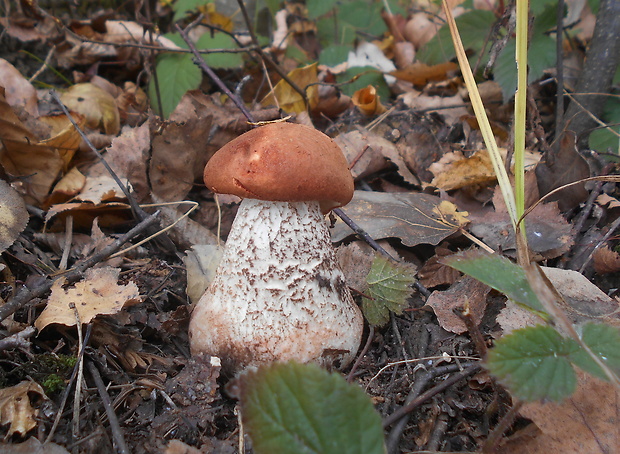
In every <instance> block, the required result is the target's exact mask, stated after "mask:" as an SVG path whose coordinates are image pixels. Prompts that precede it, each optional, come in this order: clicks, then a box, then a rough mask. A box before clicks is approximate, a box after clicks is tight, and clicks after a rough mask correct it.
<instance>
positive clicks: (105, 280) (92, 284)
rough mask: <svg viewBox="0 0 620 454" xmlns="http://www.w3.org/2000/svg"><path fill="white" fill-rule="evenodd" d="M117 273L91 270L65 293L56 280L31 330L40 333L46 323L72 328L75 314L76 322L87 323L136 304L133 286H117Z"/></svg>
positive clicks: (135, 291) (109, 270) (99, 269)
mask: <svg viewBox="0 0 620 454" xmlns="http://www.w3.org/2000/svg"><path fill="white" fill-rule="evenodd" d="M119 273H120V270H119V269H117V268H109V267H105V268H95V269H93V268H91V269H89V270H88V271H86V273H85V276H84V280H82V281H80V282H78V283H76V284H75V286H74V287H72V288H68V289H65V288H63V284H64V279H59V280H57V281H56V282H55V283H54V286H53V287H52V293H51V294H50V296H49V298H48V301H47V306H46V308H45V309H44V310H43V312H42V313H41V315H40V316H39V318H38V319H37V320H36V321H35V323H34V324H35V327H36V328H37V329H38V330H39V331H41V330H42V329H43V328H45V327H46V326H47V325H49V324H50V323H58V324H61V325H66V326H74V325H76V324H77V318H76V311H77V314H79V318H80V322H81V323H88V322H90V321H91V320H92V319H93V318H95V317H96V316H97V315H100V314H115V313H117V312H119V311H120V310H121V309H122V308H123V306H125V305H127V304H134V303H136V302H137V301H138V299H139V298H140V292H139V291H138V287H137V286H136V284H134V283H133V282H129V283H128V284H126V285H118V284H117V281H118V275H119Z"/></svg>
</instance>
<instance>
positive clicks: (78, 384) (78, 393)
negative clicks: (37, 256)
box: [69, 302, 84, 438]
mask: <svg viewBox="0 0 620 454" xmlns="http://www.w3.org/2000/svg"><path fill="white" fill-rule="evenodd" d="M69 307H70V308H71V309H73V314H74V315H75V321H76V325H75V326H76V327H77V333H78V346H79V350H78V351H79V353H80V354H79V355H78V362H77V366H78V373H77V377H76V380H75V393H74V397H73V438H77V437H78V434H79V432H80V407H81V405H82V404H81V402H82V399H81V397H82V380H84V354H83V353H82V352H83V351H84V339H83V337H82V320H80V313H79V312H78V310H77V308H76V307H75V303H73V302H71V303H69Z"/></svg>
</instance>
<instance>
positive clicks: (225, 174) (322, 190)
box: [204, 123, 353, 213]
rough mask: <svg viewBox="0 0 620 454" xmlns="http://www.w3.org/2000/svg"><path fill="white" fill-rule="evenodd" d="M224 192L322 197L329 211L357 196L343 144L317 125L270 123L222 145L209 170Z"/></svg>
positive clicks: (287, 198)
mask: <svg viewBox="0 0 620 454" xmlns="http://www.w3.org/2000/svg"><path fill="white" fill-rule="evenodd" d="M204 181H205V184H206V185H207V187H208V188H210V189H211V190H212V191H213V192H216V193H218V194H233V195H236V196H239V197H242V198H251V199H259V200H270V201H274V202H309V201H312V200H317V201H319V202H320V204H321V209H322V210H323V213H327V212H328V211H330V210H331V209H333V208H337V207H340V206H343V205H346V204H347V203H349V202H350V201H351V198H352V197H353V177H352V176H351V172H350V171H349V166H348V163H347V160H346V158H345V157H344V154H343V153H342V150H341V149H340V147H339V146H338V145H336V143H335V142H334V141H333V140H332V139H330V138H329V137H328V136H326V135H325V134H323V133H322V132H320V131H317V130H316V129H314V128H310V127H308V126H304V125H299V124H294V123H270V124H268V125H266V126H261V127H259V128H256V129H253V130H251V131H249V132H246V133H245V134H242V135H241V136H239V137H237V138H236V139H234V140H232V141H230V142H229V143H227V144H226V145H224V146H223V147H222V148H220V149H219V150H218V151H217V152H216V153H215V154H214V155H213V157H211V159H210V160H209V162H208V163H207V166H206V167H205V171H204Z"/></svg>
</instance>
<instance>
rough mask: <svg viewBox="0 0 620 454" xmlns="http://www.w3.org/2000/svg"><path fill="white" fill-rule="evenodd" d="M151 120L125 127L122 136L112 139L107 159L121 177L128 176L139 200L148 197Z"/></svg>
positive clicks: (142, 200)
mask: <svg viewBox="0 0 620 454" xmlns="http://www.w3.org/2000/svg"><path fill="white" fill-rule="evenodd" d="M150 123H151V120H150V119H149V120H147V121H145V122H144V123H143V124H142V125H140V126H138V127H136V128H127V127H125V128H123V131H122V133H121V135H120V136H118V137H116V138H115V139H114V140H112V145H111V146H110V147H109V148H108V152H107V154H106V161H107V162H108V164H109V165H110V167H112V169H114V171H115V172H116V174H117V175H118V176H119V177H120V178H127V179H128V180H129V181H130V182H131V186H132V188H133V190H134V192H135V196H136V199H137V200H138V202H144V201H145V200H147V199H148V196H149V192H150V188H149V184H148V181H147V165H148V162H149V158H150V149H151V136H150Z"/></svg>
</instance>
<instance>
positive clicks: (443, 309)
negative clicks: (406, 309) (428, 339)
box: [426, 276, 491, 334]
mask: <svg viewBox="0 0 620 454" xmlns="http://www.w3.org/2000/svg"><path fill="white" fill-rule="evenodd" d="M490 290H491V288H490V287H488V286H486V285H484V284H483V283H481V282H480V281H477V280H476V279H474V278H472V277H469V276H467V277H465V278H463V279H461V280H460V281H458V282H456V283H454V284H452V286H451V287H450V288H449V289H448V290H443V291H435V292H433V293H431V295H430V296H429V297H428V300H427V301H426V304H427V305H428V306H430V307H432V308H433V312H435V315H436V316H437V321H438V322H439V324H440V325H441V327H442V328H443V329H445V330H446V331H450V332H451V333H457V334H461V333H464V332H465V331H467V327H466V326H465V323H464V322H463V320H461V318H460V317H459V316H458V315H457V314H455V313H454V310H455V309H456V310H461V309H462V310H464V311H465V312H466V313H467V314H469V316H470V317H471V319H472V321H473V322H474V323H475V324H476V325H478V324H479V323H480V321H481V320H482V316H483V315H484V310H485V308H486V298H487V295H488V294H489V291H490Z"/></svg>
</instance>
